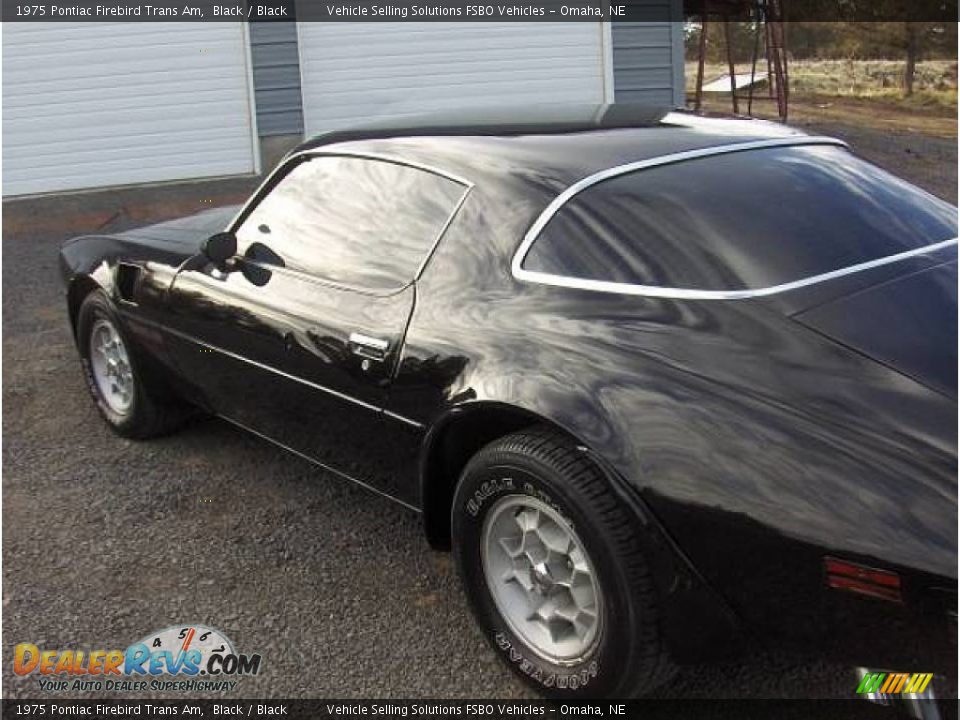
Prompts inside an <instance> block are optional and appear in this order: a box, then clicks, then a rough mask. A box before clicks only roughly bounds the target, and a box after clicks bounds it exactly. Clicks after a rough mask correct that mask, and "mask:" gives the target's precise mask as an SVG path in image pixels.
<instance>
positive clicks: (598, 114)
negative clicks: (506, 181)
mask: <svg viewBox="0 0 960 720" xmlns="http://www.w3.org/2000/svg"><path fill="white" fill-rule="evenodd" d="M805 135H806V134H805V133H803V132H801V131H799V130H796V129H793V128H789V127H787V126H785V125H781V124H779V123H772V122H767V121H763V120H755V119H747V118H735V117H722V116H704V115H696V114H693V113H688V112H685V111H676V110H670V109H668V108H663V107H651V106H645V105H635V104H613V105H562V106H561V105H555V106H534V107H528V108H497V107H493V108H490V107H485V108H465V109H460V110H456V111H450V112H444V113H434V114H429V115H404V116H400V117H395V118H393V119H388V120H382V121H377V122H374V123H370V124H367V125H363V126H355V127H350V128H344V129H337V130H331V131H329V132H325V133H321V134H319V135H316V136H314V137H312V138H310V139H309V140H307V141H306V142H304V143H302V144H301V145H299V146H298V147H297V148H295V149H294V150H293V151H291V155H294V154H297V153H303V152H345V153H357V154H365V153H367V154H374V155H377V156H380V157H384V158H386V159H392V160H399V161H403V162H413V163H419V164H423V165H427V166H430V167H433V168H436V169H438V170H443V171H446V172H448V173H452V174H456V175H458V176H461V177H463V178H465V179H467V180H468V181H470V182H476V181H478V179H479V178H478V176H483V175H490V174H499V175H501V176H502V175H503V173H504V172H509V173H518V172H519V173H521V174H527V175H533V176H547V177H549V178H551V179H555V180H558V181H560V182H575V181H576V180H577V179H579V178H581V177H584V176H585V175H589V174H592V173H595V172H598V171H600V170H603V169H606V168H609V167H613V166H616V165H620V164H624V163H630V162H636V161H642V160H648V159H652V158H656V157H661V156H664V155H669V154H672V153H677V152H685V151H688V150H697V149H701V148H708V147H716V146H721V145H730V144H735V143H741V142H751V141H758V140H768V139H778V138H789V137H794V136H795V137H804V136H805Z"/></svg>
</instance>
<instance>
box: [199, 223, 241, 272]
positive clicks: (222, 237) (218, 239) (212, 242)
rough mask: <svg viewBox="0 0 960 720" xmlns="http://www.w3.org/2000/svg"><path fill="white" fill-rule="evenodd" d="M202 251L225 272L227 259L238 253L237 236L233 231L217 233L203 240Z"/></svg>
mask: <svg viewBox="0 0 960 720" xmlns="http://www.w3.org/2000/svg"><path fill="white" fill-rule="evenodd" d="M200 252H202V253H203V255H204V257H206V258H207V260H209V261H210V262H212V263H213V264H214V265H216V266H217V269H218V270H220V271H221V272H223V271H225V270H226V268H227V261H228V260H230V258H232V257H233V256H234V255H236V254H237V236H236V235H234V234H233V233H232V232H218V233H215V234H213V235H211V236H210V237H208V238H207V239H206V240H204V241H203V245H202V246H201V248H200Z"/></svg>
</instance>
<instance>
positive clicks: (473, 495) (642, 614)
mask: <svg viewBox="0 0 960 720" xmlns="http://www.w3.org/2000/svg"><path fill="white" fill-rule="evenodd" d="M515 496H520V497H519V498H517V497H515ZM524 497H531V498H534V499H535V500H536V501H539V503H540V507H543V506H544V505H546V506H549V508H552V509H553V510H554V511H555V513H556V515H557V516H558V517H560V518H561V519H565V520H566V521H567V523H568V524H569V526H570V529H571V530H572V531H573V534H574V536H575V537H576V539H578V540H579V541H580V542H581V543H582V545H583V550H584V551H585V552H586V554H587V555H588V556H589V558H590V562H591V564H592V566H593V567H592V569H593V571H594V576H595V578H596V581H595V582H596V584H597V587H598V589H599V591H600V593H599V595H600V597H601V598H602V601H601V602H600V604H601V605H602V606H603V607H602V617H603V622H602V623H600V624H599V626H598V627H599V629H598V630H597V631H596V633H595V636H594V638H595V639H594V640H592V641H591V642H592V645H591V646H590V649H589V650H588V649H584V654H583V656H582V657H580V656H576V657H574V658H572V659H570V660H566V661H565V662H561V663H557V662H553V661H552V660H551V659H550V658H548V657H544V655H543V654H542V653H539V652H537V651H536V650H535V649H534V648H533V647H532V646H531V645H530V644H529V643H528V642H527V641H526V640H525V639H524V638H523V637H522V636H521V635H520V634H518V633H517V632H515V631H514V629H512V627H511V625H510V621H509V620H508V619H506V618H505V617H504V616H503V614H502V613H501V611H500V609H499V608H498V605H497V601H496V600H495V599H494V597H493V593H492V592H491V590H490V587H489V586H488V582H487V580H486V577H485V571H484V567H483V558H482V553H483V551H482V549H481V548H482V547H483V545H484V542H485V539H484V528H485V521H486V520H487V517H488V515H490V516H491V520H490V523H491V526H493V525H494V524H495V522H496V517H497V515H496V511H494V513H493V514H492V515H491V510H492V509H494V508H496V507H508V508H509V507H511V506H512V504H513V503H521V504H522V503H523V502H524V500H523V498H524ZM504 498H509V499H506V500H505V499H504ZM498 501H499V502H498ZM515 517H516V516H515ZM451 520H452V529H453V552H454V557H455V561H456V563H457V568H458V570H459V573H460V577H461V579H462V581H463V584H464V586H465V590H466V593H467V596H468V598H469V601H470V605H471V608H472V610H473V612H474V615H475V616H476V618H477V621H478V622H479V623H480V626H481V628H482V630H483V633H484V635H485V636H486V638H487V640H488V641H489V642H490V644H491V645H492V646H493V648H494V650H495V651H496V653H497V654H498V655H499V656H500V657H501V658H502V659H503V660H504V661H505V662H506V663H507V665H508V666H509V667H510V668H511V669H512V670H513V671H514V672H515V673H517V674H518V675H519V676H520V677H521V678H522V679H523V680H524V681H526V682H527V683H528V684H529V685H531V686H532V687H534V688H535V689H536V690H537V691H539V692H540V693H542V694H544V695H547V696H550V697H556V698H560V699H571V700H575V699H583V698H592V697H595V698H600V697H608V698H609V697H617V698H626V697H635V696H637V695H641V694H644V693H646V692H649V691H650V690H652V689H653V688H655V687H656V686H658V685H660V684H662V683H663V682H666V680H668V679H669V678H670V677H671V676H672V674H673V671H674V666H673V664H672V663H671V662H670V660H669V657H668V655H667V652H666V649H665V647H664V645H663V642H662V639H661V636H660V632H659V629H658V620H657V606H656V605H657V603H656V596H655V591H654V587H653V583H652V580H651V578H650V573H649V571H648V569H647V564H646V562H645V561H644V558H643V556H642V554H641V552H640V550H639V548H640V542H639V539H638V536H637V529H636V528H637V525H638V522H637V518H636V516H635V514H634V513H633V511H631V510H630V508H629V507H627V506H626V505H625V503H624V502H623V501H622V500H621V499H620V498H619V497H618V496H617V495H616V494H615V492H614V491H613V490H612V489H611V487H610V483H609V480H608V479H607V477H606V475H605V473H604V472H603V471H602V470H600V468H598V467H597V466H596V464H595V463H594V462H593V461H591V460H590V458H589V456H588V455H587V454H586V453H585V452H584V451H583V450H579V449H577V446H576V444H575V443H574V442H572V441H571V440H570V439H568V438H567V437H566V436H564V435H562V434H560V433H558V432H556V431H553V430H551V429H549V428H533V429H530V430H524V431H521V432H518V433H516V434H513V435H509V436H507V437H504V438H502V439H500V440H496V441H494V442H493V443H491V444H489V445H487V446H486V447H485V448H483V449H482V450H481V451H480V452H478V453H477V454H476V455H475V456H474V457H473V458H472V459H471V460H470V462H469V463H468V464H467V466H466V468H465V469H464V471H463V474H462V475H461V478H460V481H459V484H458V486H457V491H456V493H455V496H454V502H453V509H452V518H451ZM568 567H572V565H568ZM532 572H533V571H531V573H532ZM531 577H532V575H531ZM561 591H562V589H561ZM537 592H539V590H537ZM547 592H550V591H549V590H548V591H547ZM528 596H529V595H528ZM529 597H533V596H529ZM535 600H536V598H535Z"/></svg>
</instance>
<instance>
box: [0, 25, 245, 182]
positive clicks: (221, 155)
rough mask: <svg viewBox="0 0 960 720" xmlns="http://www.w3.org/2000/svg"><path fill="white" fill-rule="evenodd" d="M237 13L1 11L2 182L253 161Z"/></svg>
mask: <svg viewBox="0 0 960 720" xmlns="http://www.w3.org/2000/svg"><path fill="white" fill-rule="evenodd" d="M248 62H249V53H248V49H247V39H246V28H245V27H244V26H243V25H242V24H239V23H139V24H138V23H69V24H67V23H46V24H45V23H5V27H4V28H3V194H4V195H5V196H10V195H22V194H26V193H42V192H51V191H55V190H74V189H80V188H91V187H98V186H105V185H124V184H128V183H141V182H155V181H161V180H180V179H186V178H198V177H209V176H216V175H233V174H241V173H250V172H255V171H256V170H257V167H256V165H257V153H258V146H257V144H256V143H255V142H254V141H255V138H256V132H255V129H254V127H253V125H252V123H253V120H252V117H253V114H252V113H251V102H252V101H251V92H250V87H249V84H248V75H249V73H248V70H247V67H248Z"/></svg>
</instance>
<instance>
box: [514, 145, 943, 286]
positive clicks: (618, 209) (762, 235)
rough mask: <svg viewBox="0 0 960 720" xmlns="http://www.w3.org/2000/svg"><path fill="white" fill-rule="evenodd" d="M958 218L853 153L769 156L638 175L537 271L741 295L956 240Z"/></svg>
mask: <svg viewBox="0 0 960 720" xmlns="http://www.w3.org/2000/svg"><path fill="white" fill-rule="evenodd" d="M956 235H957V209H956V208H955V207H953V206H951V205H949V204H948V203H945V202H943V201H942V200H939V199H937V198H935V197H933V196H931V195H928V194H927V193H925V192H924V191H922V190H920V189H919V188H916V187H914V186H912V185H910V184H908V183H906V182H904V181H903V180H900V179H899V178H896V177H894V176H893V175H890V174H889V173H887V172H885V171H883V170H881V169H880V168H877V167H875V166H873V165H870V164H868V163H866V162H864V161H862V160H860V159H858V158H857V157H856V156H854V155H852V154H851V153H850V152H848V151H847V150H845V149H842V148H837V147H830V146H802V147H801V146H798V147H785V148H768V149H762V150H751V151H748V152H739V153H730V154H725V155H716V156H712V157H707V158H700V159H697V160H689V161H686V162H679V163H672V164H667V165H662V166H660V167H652V168H646V169H642V170H636V171H632V172H629V173H627V174H623V175H619V176H616V177H613V178H610V179H606V180H603V181H601V182H599V183H598V184H596V185H593V186H592V187H589V188H587V189H586V190H584V191H583V192H581V193H579V194H577V195H575V196H574V197H573V198H572V199H570V200H569V201H568V202H567V203H566V204H564V205H563V206H562V207H561V209H560V210H559V211H558V212H557V213H556V214H555V215H554V216H553V217H552V218H551V219H550V221H549V222H548V223H547V224H546V226H545V227H544V229H543V231H542V232H541V233H540V235H539V236H538V237H537V239H536V241H535V242H534V243H533V245H532V246H531V248H530V250H529V253H528V254H527V256H526V257H525V258H524V260H523V263H522V268H523V269H524V270H527V271H530V272H537V273H542V274H547V275H555V276H562V277H567V278H576V279H578V280H587V281H592V280H597V281H601V282H614V283H622V284H629V285H645V286H655V287H661V288H681V289H693V290H713V291H731V290H732V291H737V290H752V289H757V288H768V287H775V286H777V285H781V284H785V283H789V282H793V281H796V280H801V279H803V278H809V277H813V276H816V275H819V274H823V273H828V272H832V271H835V270H839V269H842V268H846V267H850V266H853V265H857V264H859V263H864V262H869V261H872V260H877V259H879V258H883V257H887V256H891V255H896V254H898V253H901V252H906V251H910V250H915V249H917V248H922V247H924V246H926V245H930V244H933V243H936V242H941V241H944V240H948V239H951V238H954V237H956Z"/></svg>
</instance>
